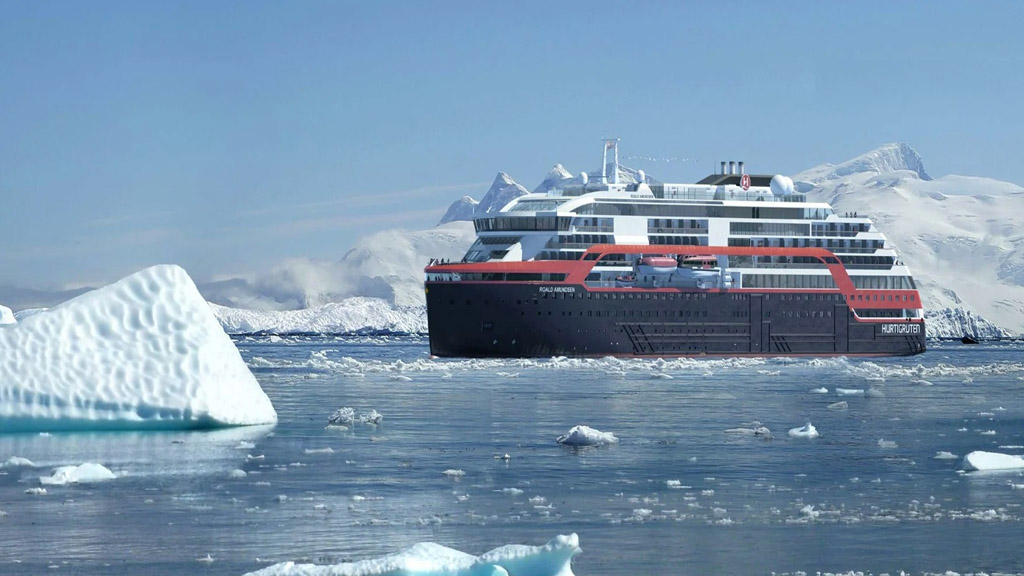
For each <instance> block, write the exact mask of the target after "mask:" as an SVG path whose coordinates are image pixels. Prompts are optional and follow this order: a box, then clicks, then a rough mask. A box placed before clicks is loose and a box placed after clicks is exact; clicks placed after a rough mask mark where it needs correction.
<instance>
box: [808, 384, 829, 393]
mask: <svg viewBox="0 0 1024 576" xmlns="http://www.w3.org/2000/svg"><path fill="white" fill-rule="evenodd" d="M811 394H828V388H825V387H824V386H822V387H821V388H811Z"/></svg>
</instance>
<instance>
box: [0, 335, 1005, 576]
mask: <svg viewBox="0 0 1024 576" xmlns="http://www.w3.org/2000/svg"><path fill="white" fill-rule="evenodd" d="M273 340H274V341H270V340H268V339H260V340H255V339H245V340H240V341H238V342H237V344H238V346H239V348H240V349H241V351H242V354H243V356H244V357H245V359H246V361H247V362H249V364H250V367H251V368H252V370H253V372H254V373H255V374H256V377H257V378H258V379H259V381H260V383H261V384H262V385H263V388H264V390H266V392H267V394H268V395H269V396H270V398H271V400H273V402H274V406H275V407H276V408H277V411H278V414H279V417H280V423H279V424H278V425H277V426H275V427H271V428H259V429H237V430H225V431H218V432H205V433H204V432H190V433H184V432H182V433H146V434H135V433H104V434H64V433H62V434H56V433H55V434H53V435H52V436H39V435H6V436H0V462H2V461H4V460H7V458H8V457H10V456H21V457H24V458H28V459H30V460H32V461H33V462H35V463H36V464H37V465H39V467H38V468H35V469H31V468H6V469H2V470H0V511H2V512H3V513H4V515H3V516H2V517H0V574H41V573H48V574H61V573H69V574H185V573H189V574H192V573H195V574H243V573H245V572H247V571H250V570H255V569H258V568H260V567H263V566H265V565H266V564H267V563H268V562H277V561H284V560H297V561H309V562H330V563H334V562H340V561H343V560H351V559H362V558H367V557H374V556H379V555H382V554H385V553H389V552H393V551H396V550H398V549H401V548H404V547H406V546H409V545H411V544H413V543H416V542H421V541H435V542H439V543H441V544H445V545H447V546H451V547H454V548H458V549H460V550H463V551H466V552H470V553H474V554H479V553H481V552H484V551H486V550H489V549H491V548H494V547H496V546H499V545H502V544H507V543H523V544H543V543H545V542H547V540H549V539H550V538H552V537H553V536H555V535H556V534H564V533H569V532H576V533H578V534H579V536H580V541H581V547H582V548H583V553H582V554H581V555H580V556H578V557H577V559H576V561H575V563H574V568H573V569H574V571H575V573H576V574H578V575H589V574H768V573H771V572H776V573H792V572H796V571H801V570H802V571H807V572H810V573H814V572H816V571H823V572H826V571H848V570H861V571H865V572H873V573H876V574H877V573H880V572H896V573H898V572H899V570H905V571H908V572H910V573H923V572H927V573H941V572H945V571H947V570H953V571H958V572H979V571H986V572H995V571H1003V572H1011V573H1024V547H1022V546H1021V542H1022V540H1024V538H1022V536H1024V522H1022V520H1024V509H1022V504H1024V476H1022V475H1020V474H1018V473H1016V472H1011V473H995V474H993V473H989V474H972V475H965V474H962V473H959V472H958V471H957V468H958V466H959V464H960V459H959V458H957V459H936V458H935V455H936V453H938V452H940V451H946V452H951V453H953V454H955V455H957V456H958V457H962V456H963V455H964V454H966V453H968V452H970V451H972V450H992V451H999V452H1007V453H1024V394H1022V393H1021V392H1022V390H1024V354H1022V352H1024V347H1022V346H1020V345H1012V344H1005V345H981V346H973V347H972V346H962V345H959V344H956V345H953V344H949V345H938V346H933V347H932V349H931V350H930V351H929V352H928V353H927V354H925V355H923V356H918V357H913V358H903V359H888V360H871V361H867V360H846V359H829V360H807V359H801V360H758V359H742V360H732V359H730V360H703V361H687V360H680V361H618V360H611V359H607V360H596V361H576V360H565V359H554V360H546V361H448V360H430V359H429V358H428V356H427V345H426V341H425V340H424V339H420V338H408V339H390V340H388V339H337V338H332V339H311V338H301V339H284V340H278V339H276V338H275V339H273ZM822 386H823V387H826V388H827V389H828V393H827V394H821V393H812V392H811V390H812V389H814V388H818V387H822ZM837 388H843V389H852V390H869V389H872V388H873V389H874V390H875V391H876V392H873V393H870V394H869V395H868V396H863V395H842V396H841V395H838V394H837V391H836V389H837ZM839 401H845V402H846V408H845V409H837V408H835V407H833V408H830V407H829V406H830V405H831V404H834V403H836V402H839ZM343 406H351V407H353V408H354V409H355V411H356V413H357V414H359V413H364V412H368V411H369V410H370V409H375V410H377V411H379V412H380V413H382V414H383V415H384V421H383V423H382V424H381V425H380V426H376V427H374V426H370V425H365V424H357V425H355V426H354V427H353V428H352V429H350V430H337V429H326V428H325V426H324V425H325V424H326V421H327V417H328V416H329V415H330V414H331V413H332V412H333V411H334V410H336V409H337V408H340V407H343ZM754 422H760V423H761V424H763V425H765V426H767V427H769V428H770V429H771V430H772V432H773V436H774V437H773V438H772V439H763V438H760V437H755V436H753V435H750V434H742V433H736V432H726V430H729V429H734V428H742V427H748V428H749V427H751V426H752V423H754ZM806 422H812V423H813V424H814V426H815V427H816V428H817V429H818V431H819V432H820V433H821V437H820V438H817V439H797V438H790V437H789V436H788V435H787V430H788V429H790V428H794V427H798V426H801V425H803V424H805V423H806ZM576 424H587V425H589V426H592V427H595V428H598V429H600V430H603V431H606V432H614V433H615V434H616V435H617V436H618V437H619V438H620V443H619V444H617V445H613V446H609V447H601V448H590V449H583V450H573V449H569V448H563V447H561V446H559V445H558V444H557V443H555V441H554V438H555V437H556V436H558V435H559V434H563V433H565V432H566V431H568V429H569V428H570V427H572V426H573V425H576ZM328 449H330V450H328ZM505 453H508V454H509V455H510V459H509V460H508V461H507V462H506V461H504V460H502V459H499V458H496V456H500V455H503V454H505ZM82 462H99V463H102V464H104V465H105V466H107V467H108V468H110V469H111V470H113V471H114V472H115V473H116V474H117V475H118V478H117V479H115V480H111V481H108V482H104V483H98V484H93V485H79V486H65V487H59V486H55V487H48V489H47V490H48V493H47V494H46V495H33V494H26V493H25V491H26V490H27V489H30V488H34V487H37V486H39V482H38V477H39V476H41V475H48V474H49V473H50V470H51V469H52V468H53V467H54V466H57V465H66V464H80V463H82ZM446 470H460V471H462V473H463V474H464V475H462V476H455V475H451V474H449V475H445V474H444V472H445V471H446ZM240 471H241V472H240ZM242 472H244V473H245V474H244V475H243V474H242ZM207 555H209V557H210V558H212V559H213V561H212V562H203V561H199V560H198V559H200V558H206V557H207Z"/></svg>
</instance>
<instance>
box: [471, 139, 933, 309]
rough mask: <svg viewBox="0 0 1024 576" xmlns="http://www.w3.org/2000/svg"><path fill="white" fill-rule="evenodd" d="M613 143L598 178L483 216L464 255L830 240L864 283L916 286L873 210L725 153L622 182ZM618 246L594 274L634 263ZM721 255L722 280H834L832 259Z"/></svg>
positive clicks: (784, 285)
mask: <svg viewBox="0 0 1024 576" xmlns="http://www.w3.org/2000/svg"><path fill="white" fill-rule="evenodd" d="M609 151H611V152H612V154H611V156H612V158H613V159H612V161H611V163H610V164H609V165H608V166H607V167H606V169H605V170H603V171H602V177H601V179H600V181H597V182H594V181H589V179H588V178H586V175H582V176H581V177H580V178H578V179H576V180H574V183H573V184H571V185H568V186H564V187H562V188H559V189H554V190H551V191H550V192H549V193H546V194H527V195H524V196H521V197H519V198H517V199H515V200H514V201H512V202H510V203H509V204H508V205H506V206H504V207H503V208H502V209H501V211H500V212H498V213H496V214H492V215H489V216H487V217H483V218H477V219H476V220H475V221H474V224H475V226H476V231H477V240H476V242H475V243H474V244H473V245H472V247H471V248H470V249H469V251H468V252H467V253H466V257H465V261H467V262H487V261H491V262H493V261H504V262H515V261H527V260H579V259H581V258H583V255H584V252H585V250H586V249H587V248H588V247H590V246H593V245H595V244H619V245H651V246H655V247H656V246H659V245H674V246H679V245H683V246H687V245H690V246H755V247H764V248H782V249H784V248H824V249H827V250H830V251H831V252H833V253H834V254H835V255H836V257H837V258H838V259H839V260H840V261H841V262H842V263H843V265H844V266H845V267H846V268H847V270H848V272H849V274H850V276H851V278H852V279H853V282H854V286H855V287H856V288H858V289H889V290H912V289H914V288H915V286H914V281H913V279H912V277H911V274H910V271H909V270H908V269H907V267H906V266H905V265H904V264H903V263H902V262H901V261H900V260H899V255H898V253H897V251H896V249H895V247H893V246H892V245H891V244H890V243H889V242H887V240H886V238H885V235H884V234H882V233H881V232H880V231H879V230H878V229H876V228H875V227H874V225H873V224H872V222H871V220H870V218H868V217H867V216H865V215H860V214H837V213H835V212H834V211H833V209H832V207H831V206H830V205H829V204H827V203H823V202H808V201H807V198H806V196H805V195H804V194H799V193H796V192H794V190H793V185H792V181H791V180H789V179H788V178H786V177H784V176H777V175H776V176H771V175H756V174H746V173H745V172H744V164H743V162H739V163H735V162H730V163H728V165H727V164H726V163H725V162H722V165H721V166H722V168H721V170H720V171H719V172H718V173H716V174H713V175H711V176H708V177H707V178H705V179H703V180H701V181H700V182H697V183H695V184H663V183H659V182H655V181H651V180H649V179H648V178H646V177H645V176H644V174H643V172H639V173H638V179H639V181H633V182H628V183H625V182H621V181H619V178H618V175H619V166H618V141H617V140H607V141H606V145H605V147H604V154H605V158H607V156H609V154H608V153H609ZM608 167H610V168H611V170H610V172H611V174H612V175H614V176H613V177H612V178H611V179H610V180H611V181H610V182H609V181H608V180H609V178H608V177H607V173H608V172H609V170H608ZM595 180H596V178H595ZM652 254H657V251H656V250H652ZM612 256H613V257H611V258H610V257H608V256H606V257H604V258H602V259H601V260H600V261H599V262H597V265H596V266H595V267H594V271H593V272H592V273H591V274H590V276H589V277H588V278H587V281H588V284H591V285H611V284H612V283H614V282H616V279H619V280H621V279H622V277H623V275H628V274H631V273H633V274H635V273H636V263H637V262H636V256H635V255H622V258H618V259H616V258H614V255H612ZM680 263H681V264H682V262H680ZM717 264H718V266H717V269H718V270H720V272H721V274H722V277H723V281H722V284H723V285H725V284H726V283H727V284H728V285H730V286H733V287H741V288H759V289H762V288H766V289H790V290H792V289H831V288H835V284H834V282H833V280H832V276H831V274H830V273H829V271H828V269H827V268H826V267H825V266H824V265H823V264H822V263H821V262H820V261H818V260H815V259H810V258H801V257H793V256H787V255H784V254H779V255H772V256H732V257H729V256H724V255H723V256H718V262H717ZM640 280H641V281H642V279H640Z"/></svg>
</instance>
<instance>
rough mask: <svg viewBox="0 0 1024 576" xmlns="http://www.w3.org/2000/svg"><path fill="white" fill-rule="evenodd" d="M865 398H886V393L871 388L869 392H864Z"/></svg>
mask: <svg viewBox="0 0 1024 576" xmlns="http://www.w3.org/2000/svg"><path fill="white" fill-rule="evenodd" d="M864 397H865V398H885V392H882V391H881V390H880V389H878V388H874V387H871V388H868V389H867V391H865V392H864Z"/></svg>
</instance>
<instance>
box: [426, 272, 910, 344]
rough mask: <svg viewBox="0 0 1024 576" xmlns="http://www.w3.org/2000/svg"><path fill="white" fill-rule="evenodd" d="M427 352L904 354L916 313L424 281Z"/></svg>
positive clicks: (836, 303) (817, 296) (760, 299)
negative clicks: (886, 317)
mask: <svg viewBox="0 0 1024 576" xmlns="http://www.w3.org/2000/svg"><path fill="white" fill-rule="evenodd" d="M426 289H427V322H428V325H429V330H430V351H431V354H434V355H436V356H450V357H550V356H608V355H612V356H700V355H723V356H743V355H747V356H795V355H815V356H829V355H872V356H906V355H911V354H920V353H922V352H924V351H925V329H924V322H923V321H915V322H907V321H906V320H902V319H893V320H892V321H870V322H868V321H863V320H860V319H858V318H856V317H855V316H854V315H853V313H852V312H851V310H850V308H849V307H848V306H847V304H846V302H845V300H843V299H842V297H841V295H840V294H838V293H827V294H826V293H820V292H818V293H810V292H807V293H794V292H791V293H779V292H777V291H772V292H760V293H757V292H751V291H747V290H745V291H723V292H717V291H715V292H711V291H694V292H674V291H673V292H666V291H657V292H656V291H648V290H642V289H629V290H620V291H614V292H612V291H598V290H590V291H588V290H587V289H586V288H584V287H583V286H579V285H575V286H574V285H567V284H541V283H513V282H505V283H483V282H481V283H473V282H428V283H427V284H426Z"/></svg>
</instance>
